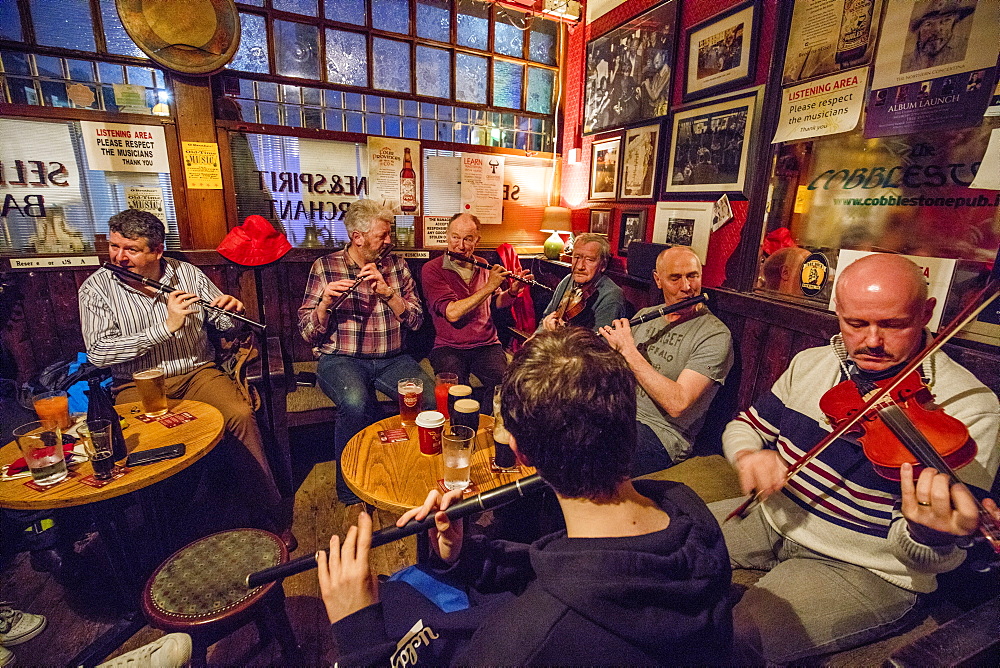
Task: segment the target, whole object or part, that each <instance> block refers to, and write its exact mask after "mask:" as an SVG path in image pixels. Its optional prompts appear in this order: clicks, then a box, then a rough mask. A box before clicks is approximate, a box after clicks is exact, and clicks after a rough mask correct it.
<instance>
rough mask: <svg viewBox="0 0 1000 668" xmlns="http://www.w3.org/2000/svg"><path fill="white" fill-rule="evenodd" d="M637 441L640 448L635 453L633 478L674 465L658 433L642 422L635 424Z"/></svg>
mask: <svg viewBox="0 0 1000 668" xmlns="http://www.w3.org/2000/svg"><path fill="white" fill-rule="evenodd" d="M635 430H636V440H637V441H638V442H639V447H638V448H636V451H635V459H633V460H632V477H633V478H634V477H636V476H640V475H646V474H647V473H654V472H656V471H662V470H663V469H668V468H670V467H671V466H673V465H674V461H673V460H672V459H671V458H670V453H668V452H667V449H666V448H665V447H663V443H662V442H661V441H660V437H659V436H657V435H656V432H655V431H653V430H652V428H650V427H649V425H645V424H643V423H641V422H636V423H635Z"/></svg>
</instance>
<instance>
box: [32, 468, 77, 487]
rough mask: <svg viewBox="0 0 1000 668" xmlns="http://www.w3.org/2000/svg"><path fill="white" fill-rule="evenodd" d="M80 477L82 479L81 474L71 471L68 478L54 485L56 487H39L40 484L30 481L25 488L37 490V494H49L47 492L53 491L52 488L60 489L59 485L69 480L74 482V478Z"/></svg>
mask: <svg viewBox="0 0 1000 668" xmlns="http://www.w3.org/2000/svg"><path fill="white" fill-rule="evenodd" d="M79 477H80V474H79V473H74V472H73V471H70V472H69V473H68V474H67V475H66V477H65V478H63V479H62V480H60V481H59V482H57V483H56V484H54V485H45V486H44V487H43V486H42V485H39V484H38V483H37V482H35V481H34V480H29V481H28V482H26V483H24V486H25V487H28V488H30V489H33V490H35V491H36V492H47V491H49V490H50V489H52V488H54V487H58V486H59V485H61V484H62V483H64V482H66V481H67V480H72V479H73V478H79Z"/></svg>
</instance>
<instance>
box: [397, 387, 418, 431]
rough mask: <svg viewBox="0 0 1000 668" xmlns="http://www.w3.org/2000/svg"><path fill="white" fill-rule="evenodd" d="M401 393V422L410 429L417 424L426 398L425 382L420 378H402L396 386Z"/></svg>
mask: <svg viewBox="0 0 1000 668" xmlns="http://www.w3.org/2000/svg"><path fill="white" fill-rule="evenodd" d="M396 389H397V390H398V392H399V420H400V422H402V423H403V425H405V426H407V427H409V426H412V425H414V424H416V422H417V413H419V412H420V408H421V405H422V404H423V398H424V381H423V380H422V379H420V378H401V379H400V380H399V382H398V383H397V384H396Z"/></svg>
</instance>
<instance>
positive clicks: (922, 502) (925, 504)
mask: <svg viewBox="0 0 1000 668" xmlns="http://www.w3.org/2000/svg"><path fill="white" fill-rule="evenodd" d="M917 505H918V506H929V505H931V504H930V502H929V501H917Z"/></svg>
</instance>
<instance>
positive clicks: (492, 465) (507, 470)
mask: <svg viewBox="0 0 1000 668" xmlns="http://www.w3.org/2000/svg"><path fill="white" fill-rule="evenodd" d="M490 471H493V473H520V472H521V467H520V466H518V465H517V462H514V465H513V466H511V467H509V468H503V467H500V466H497V458H496V457H490Z"/></svg>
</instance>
